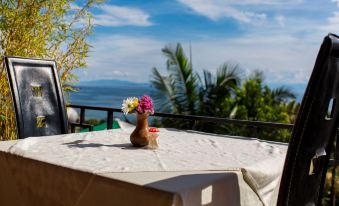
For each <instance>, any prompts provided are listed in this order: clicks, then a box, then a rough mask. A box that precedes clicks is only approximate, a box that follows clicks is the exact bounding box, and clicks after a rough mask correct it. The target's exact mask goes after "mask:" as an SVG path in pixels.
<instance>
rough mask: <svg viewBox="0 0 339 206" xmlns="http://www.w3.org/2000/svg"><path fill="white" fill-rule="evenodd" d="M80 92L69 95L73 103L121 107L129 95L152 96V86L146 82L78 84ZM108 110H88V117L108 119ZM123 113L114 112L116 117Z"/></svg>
mask: <svg viewBox="0 0 339 206" xmlns="http://www.w3.org/2000/svg"><path fill="white" fill-rule="evenodd" d="M77 88H78V89H79V92H72V93H70V96H69V99H68V100H69V102H70V103H71V104H79V105H90V106H104V107H115V108H121V104H122V101H123V100H124V99H126V98H127V97H141V96H142V95H144V94H147V95H150V96H152V94H151V93H152V88H151V87H150V86H149V85H146V84H135V85H130V86H128V85H123V86H121V85H120V86H119V85H116V86H114V85H113V86H112V85H111V86H92V85H91V86H78V87H77ZM106 115H107V113H106V112H103V111H93V110H86V119H106ZM121 116H122V114H119V113H114V117H121Z"/></svg>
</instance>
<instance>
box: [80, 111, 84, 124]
mask: <svg viewBox="0 0 339 206" xmlns="http://www.w3.org/2000/svg"><path fill="white" fill-rule="evenodd" d="M84 122H85V108H81V109H80V125H82V124H83V123H84Z"/></svg>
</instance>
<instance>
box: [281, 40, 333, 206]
mask: <svg viewBox="0 0 339 206" xmlns="http://www.w3.org/2000/svg"><path fill="white" fill-rule="evenodd" d="M338 102H339V38H338V37H337V36H335V35H333V34H329V35H328V36H326V37H325V39H324V41H323V43H322V45H321V48H320V51H319V53H318V57H317V60H316V62H315V66H314V69H313V72H312V75H311V78H310V80H309V82H308V86H307V89H306V92H305V94H304V97H303V100H302V103H301V107H300V110H299V113H298V117H297V119H296V122H295V124H294V128H293V132H292V139H291V141H290V143H289V147H288V151H287V156H286V160H285V166H284V171H283V174H282V179H281V184H280V190H279V196H278V203H277V205H279V206H282V205H284V206H285V205H296V206H303V205H307V206H311V205H320V201H321V195H322V194H321V193H322V190H323V185H324V180H325V176H326V170H327V165H328V161H329V157H330V152H331V149H332V146H333V143H334V139H335V136H336V131H337V127H338V120H339V116H338V112H339V107H338Z"/></svg>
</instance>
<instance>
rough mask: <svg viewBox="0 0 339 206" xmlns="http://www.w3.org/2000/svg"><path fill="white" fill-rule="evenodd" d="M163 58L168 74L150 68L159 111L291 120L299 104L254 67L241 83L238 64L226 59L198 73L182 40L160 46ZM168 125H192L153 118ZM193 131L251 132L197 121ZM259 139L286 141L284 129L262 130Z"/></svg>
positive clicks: (242, 128)
mask: <svg viewBox="0 0 339 206" xmlns="http://www.w3.org/2000/svg"><path fill="white" fill-rule="evenodd" d="M162 52H163V54H164V55H165V56H166V57H167V62H166V67H167V75H162V74H160V72H159V70H158V69H157V68H153V79H152V80H151V84H152V85H153V87H154V88H155V94H154V100H155V105H156V106H157V111H162V112H170V113H176V114H192V115H204V116H214V117H226V118H237V119H244V120H254V121H269V122H281V123H293V121H294V119H295V115H296V113H297V111H298V108H299V106H298V105H299V104H298V103H296V102H295V95H294V93H293V92H292V91H290V90H289V89H288V88H286V87H279V88H275V89H271V88H270V87H269V86H267V85H266V84H264V74H263V73H262V72H259V71H256V72H254V73H252V74H251V75H250V76H249V78H247V79H244V80H242V81H241V77H242V75H241V70H240V68H239V65H237V64H231V63H225V64H223V65H221V66H220V67H219V68H218V69H217V72H216V74H215V75H214V74H212V73H211V72H209V71H207V70H205V71H204V72H203V76H202V77H200V75H199V74H198V73H196V72H195V71H194V70H193V68H192V63H191V62H190V60H189V59H188V58H187V57H186V55H185V53H184V51H183V48H182V46H181V44H180V43H178V44H177V45H176V47H170V46H166V47H165V48H164V49H162ZM157 123H158V124H163V125H165V126H170V127H179V128H184V129H186V128H189V129H191V128H192V126H193V124H192V122H189V121H181V120H176V121H173V120H166V119H161V120H157ZM194 129H197V130H202V131H206V132H214V133H224V134H235V135H244V136H253V131H252V130H251V129H249V128H246V127H239V126H235V125H229V124H228V125H223V124H214V123H206V122H204V123H202V122H197V123H195V124H194ZM257 133H258V134H257V135H258V136H260V137H261V138H263V139H270V140H277V141H288V140H289V137H290V132H289V131H287V130H269V129H266V130H260V131H259V132H257Z"/></svg>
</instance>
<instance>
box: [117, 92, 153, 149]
mask: <svg viewBox="0 0 339 206" xmlns="http://www.w3.org/2000/svg"><path fill="white" fill-rule="evenodd" d="M121 110H122V111H123V113H124V114H125V115H127V114H128V113H136V115H137V124H136V127H135V129H134V131H133V132H132V134H131V136H130V141H131V143H132V144H133V146H135V147H147V148H151V149H155V148H157V147H158V143H157V141H156V139H157V137H158V132H159V130H157V129H156V128H148V116H149V115H150V114H154V106H153V101H152V98H151V97H150V96H147V95H144V96H142V97H141V98H140V99H138V98H136V97H129V98H127V99H125V100H124V101H123V103H122V107H121ZM155 130H157V132H155Z"/></svg>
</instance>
